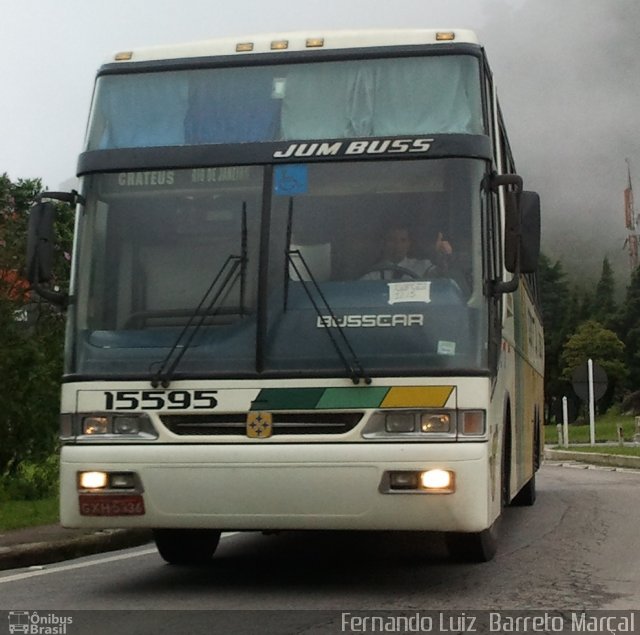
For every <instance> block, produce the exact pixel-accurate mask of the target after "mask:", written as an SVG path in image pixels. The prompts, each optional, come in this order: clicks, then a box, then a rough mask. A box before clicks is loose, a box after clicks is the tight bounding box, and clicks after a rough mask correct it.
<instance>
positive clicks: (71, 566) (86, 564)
mask: <svg viewBox="0 0 640 635" xmlns="http://www.w3.org/2000/svg"><path fill="white" fill-rule="evenodd" d="M152 553H158V552H157V550H156V548H155V547H150V548H147V549H144V550H143V551H138V552H135V553H127V554H121V555H119V556H108V557H106V558H100V559H98V560H91V561H90V562H76V563H75V564H66V565H62V566H61V567H55V568H53V569H43V570H41V571H26V572H24V573H16V574H14V575H9V576H7V577H6V578H0V584H4V583H5V582H15V581H16V580H27V579H28V578H34V577H36V576H40V575H47V574H49V573H58V572H61V571H72V570H73V569H83V568H85V567H92V566H94V565H98V564H106V563H107V562H117V561H118V560H126V559H127V558H137V557H138V556H148V555H150V554H152Z"/></svg>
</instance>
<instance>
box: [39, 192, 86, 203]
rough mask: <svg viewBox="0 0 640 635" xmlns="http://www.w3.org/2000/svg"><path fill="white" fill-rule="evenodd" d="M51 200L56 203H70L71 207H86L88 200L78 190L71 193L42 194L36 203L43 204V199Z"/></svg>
mask: <svg viewBox="0 0 640 635" xmlns="http://www.w3.org/2000/svg"><path fill="white" fill-rule="evenodd" d="M45 198H51V199H53V200H54V201H60V202H61V203H69V205H78V203H79V204H80V205H84V204H85V203H86V199H85V198H84V196H82V194H80V193H79V192H78V191H77V190H71V192H42V193H41V194H38V197H37V198H36V201H37V202H38V203H41V202H42V200H43V199H45Z"/></svg>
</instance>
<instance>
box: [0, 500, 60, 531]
mask: <svg viewBox="0 0 640 635" xmlns="http://www.w3.org/2000/svg"><path fill="white" fill-rule="evenodd" d="M58 520H59V512H58V497H57V496H52V497H50V498H43V499H40V500H27V501H16V500H7V501H5V500H3V501H0V531H8V530H10V529H22V528H24V527H35V526H37V525H54V524H56V523H57V522H58Z"/></svg>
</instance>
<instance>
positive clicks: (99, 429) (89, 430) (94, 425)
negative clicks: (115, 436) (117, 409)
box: [82, 417, 110, 435]
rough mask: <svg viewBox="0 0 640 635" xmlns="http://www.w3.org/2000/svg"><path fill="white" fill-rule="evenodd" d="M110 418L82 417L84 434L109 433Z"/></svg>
mask: <svg viewBox="0 0 640 635" xmlns="http://www.w3.org/2000/svg"><path fill="white" fill-rule="evenodd" d="M109 432H110V430H109V418H108V417H83V418H82V434H86V435H94V434H108V433H109Z"/></svg>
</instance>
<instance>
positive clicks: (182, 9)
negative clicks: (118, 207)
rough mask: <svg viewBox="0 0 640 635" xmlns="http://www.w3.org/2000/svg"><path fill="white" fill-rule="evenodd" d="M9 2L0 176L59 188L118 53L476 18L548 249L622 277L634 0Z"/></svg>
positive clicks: (635, 75)
mask: <svg viewBox="0 0 640 635" xmlns="http://www.w3.org/2000/svg"><path fill="white" fill-rule="evenodd" d="M1 8H2V19H1V20H0V78H1V80H2V87H3V89H2V99H0V174H1V173H2V172H7V173H8V174H9V176H10V177H11V178H12V179H17V178H33V177H42V178H43V180H44V183H45V185H47V186H49V187H51V188H54V189H56V188H58V187H59V186H60V184H61V183H62V182H65V181H68V179H69V178H71V177H72V176H73V174H74V172H75V162H76V157H77V155H78V153H79V152H80V151H81V149H82V138H83V135H84V128H85V123H86V117H87V112H88V108H89V103H90V96H91V89H92V83H93V76H94V74H95V71H96V69H97V67H98V66H99V65H100V64H101V63H103V62H104V61H105V60H106V59H107V56H108V55H109V54H110V53H111V52H113V51H115V50H122V49H129V48H131V47H135V46H147V45H154V44H168V43H175V42H181V41H189V40H198V39H205V38H209V37H219V36H225V35H246V34H249V33H254V32H260V31H270V32H282V31H286V30H304V29H312V30H314V31H321V30H324V29H336V28H373V27H406V28H411V27H436V28H447V27H464V28H472V29H474V30H475V31H476V32H477V33H478V35H479V37H480V39H481V41H482V42H483V43H484V45H485V46H486V49H487V53H488V56H489V59H490V63H491V65H492V68H493V71H494V75H495V78H496V83H497V84H498V87H499V93H500V99H501V103H502V109H503V113H504V116H505V120H506V124H507V129H508V132H509V135H510V139H511V145H512V149H513V154H514V157H515V160H516V165H517V168H518V171H519V172H520V174H521V175H522V176H523V178H524V181H525V187H526V188H527V189H533V190H537V191H539V192H540V195H541V197H542V204H543V248H544V250H545V251H546V252H547V253H548V254H549V255H551V256H552V257H553V258H561V259H562V260H563V262H564V263H565V266H566V268H567V269H568V270H569V271H570V272H572V273H574V274H576V273H578V272H579V273H580V276H581V277H582V279H583V280H584V284H585V286H590V285H592V284H593V283H594V282H595V280H596V279H597V277H598V275H599V270H600V266H601V262H602V258H603V257H604V256H605V255H607V256H609V258H610V259H611V261H612V263H613V265H614V269H615V271H616V273H617V275H618V277H619V278H620V280H621V283H620V284H621V285H622V284H624V283H626V280H627V278H628V259H627V255H626V252H625V251H624V250H623V244H624V239H625V236H626V230H625V227H624V216H623V198H622V195H623V190H624V188H625V187H626V184H627V168H626V163H625V159H626V158H629V159H630V165H631V168H632V178H633V179H634V185H637V191H640V135H639V132H638V131H639V130H640V62H639V59H640V39H639V38H638V30H639V29H640V2H639V1H638V0H560V1H559V0H395V1H394V2H393V3H372V2H370V0H323V1H320V0H298V1H297V2H292V1H291V0H269V1H264V0H237V1H236V2H224V1H217V2H210V1H209V0H182V2H177V1H175V0H154V2H148V1H147V0H128V1H125V0H110V2H103V1H95V2H91V3H89V2H86V0H56V2H51V1H50V0H2V4H1ZM636 180H637V183H636ZM636 198H637V199H638V200H639V201H640V194H637V195H636Z"/></svg>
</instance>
